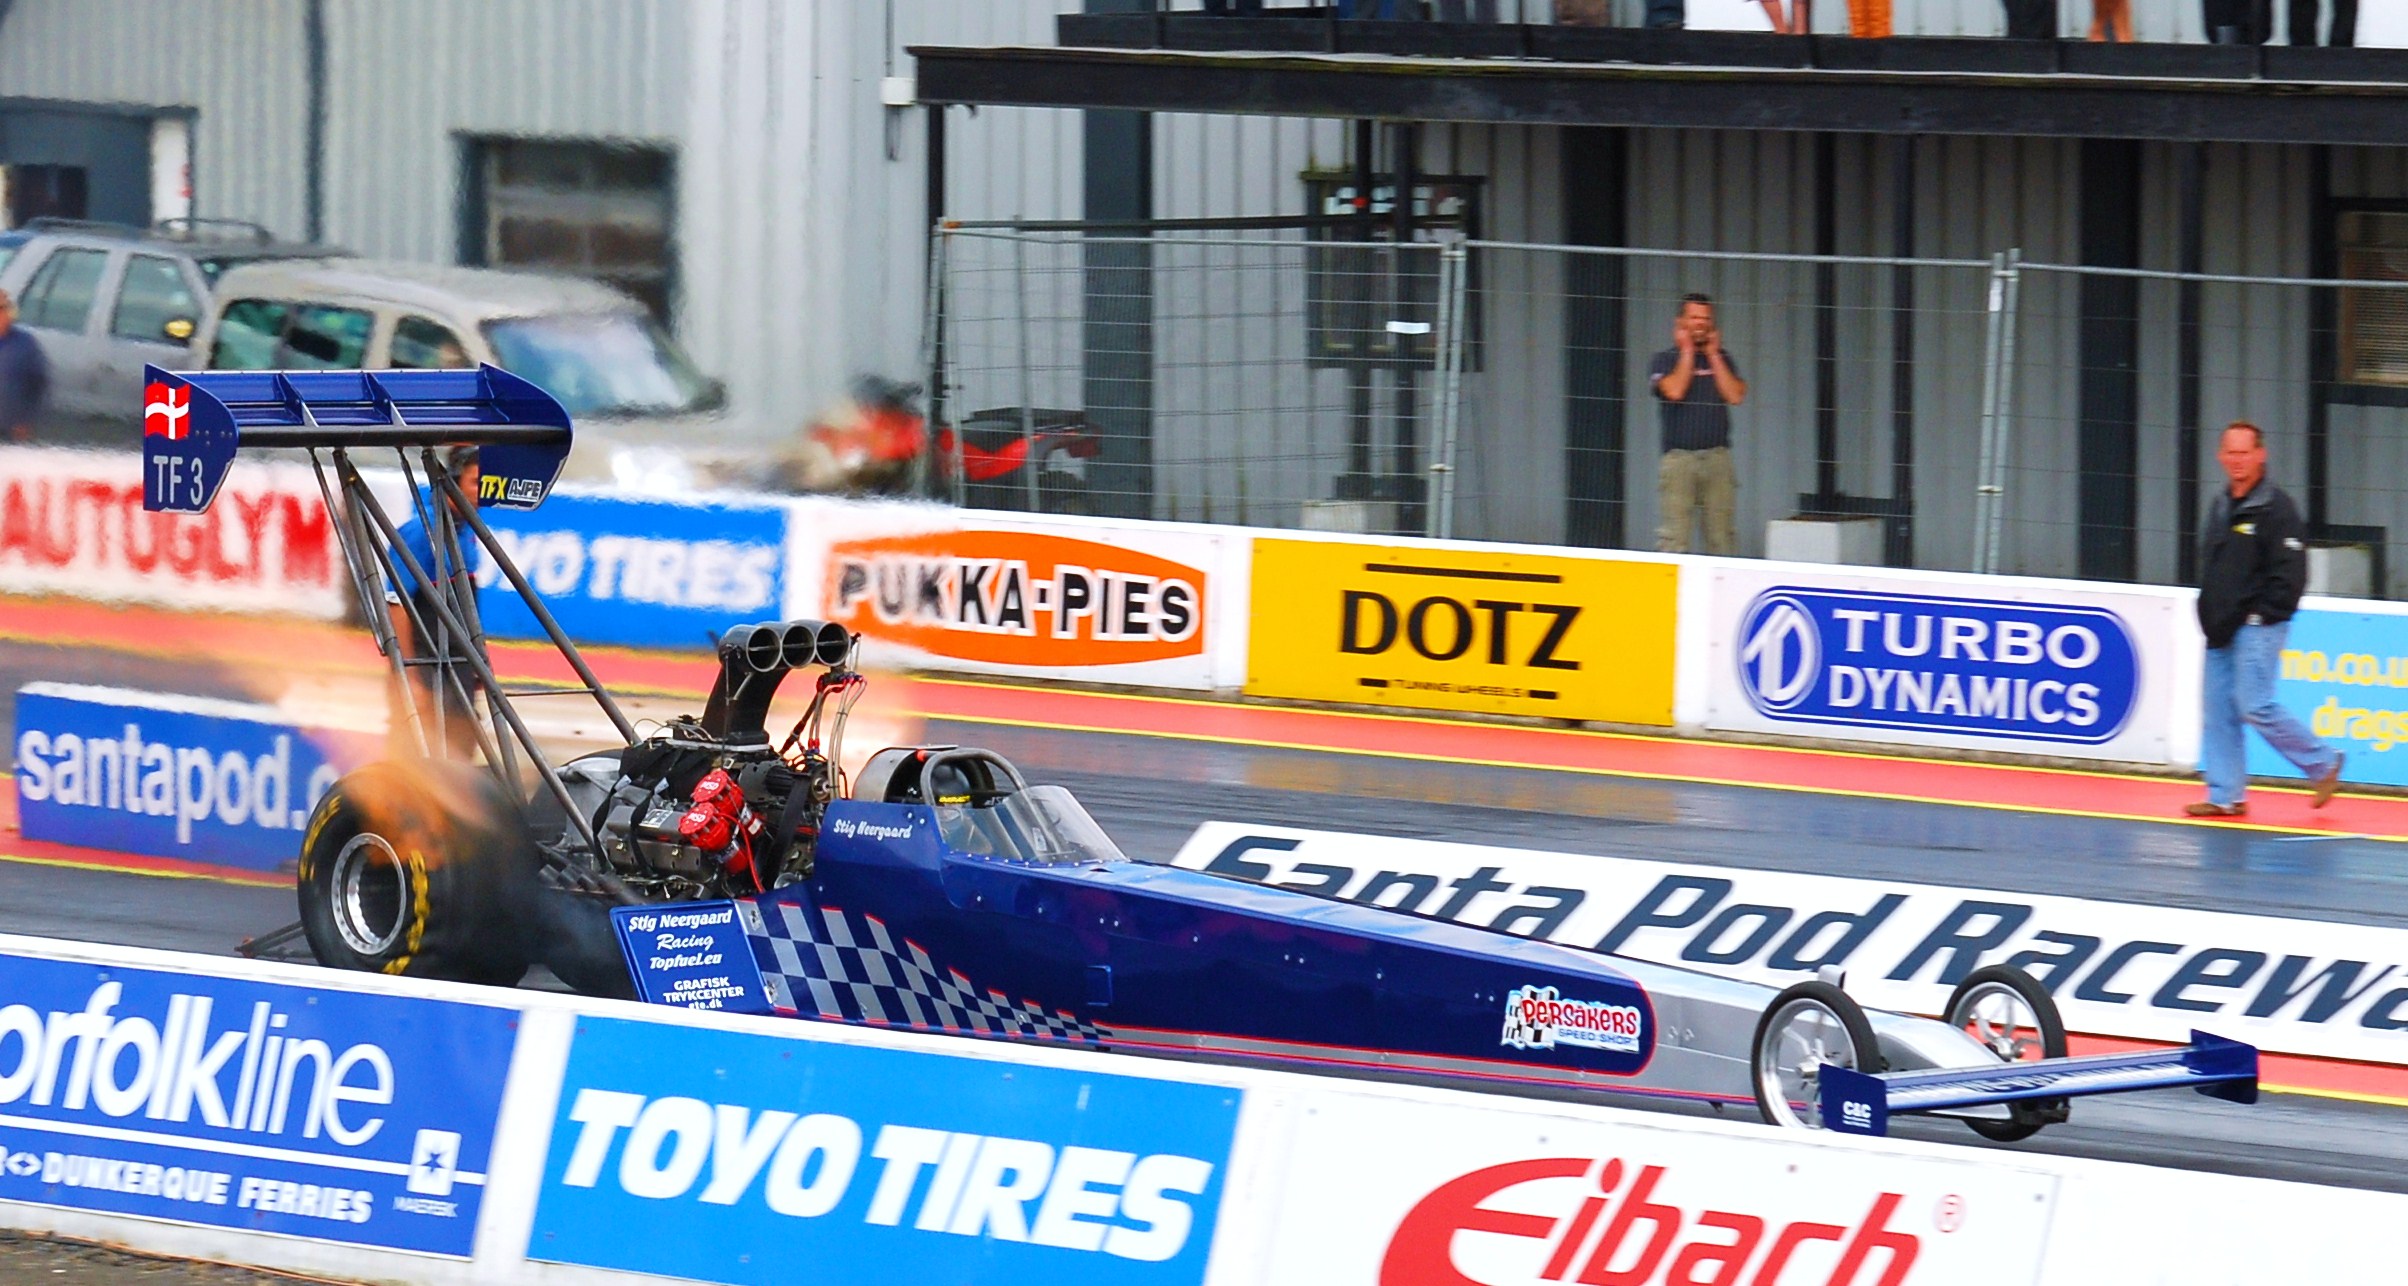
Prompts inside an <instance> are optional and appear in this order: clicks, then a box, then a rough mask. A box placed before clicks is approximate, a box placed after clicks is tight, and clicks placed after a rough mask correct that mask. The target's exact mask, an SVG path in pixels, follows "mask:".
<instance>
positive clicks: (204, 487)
mask: <svg viewBox="0 0 2408 1286" xmlns="http://www.w3.org/2000/svg"><path fill="white" fill-rule="evenodd" d="M238 436H239V435H238V434H237V433H236V431H235V428H234V416H233V415H232V414H231V413H230V412H228V411H227V410H226V405H225V403H223V402H220V401H218V400H217V399H216V398H213V397H211V396H209V395H208V394H207V393H203V394H201V395H200V396H199V397H194V396H193V389H192V385H191V384H190V383H188V382H187V381H185V380H182V379H179V378H177V377H176V376H175V375H172V374H170V373H168V372H166V371H163V370H160V369H159V368H158V367H156V366H150V367H145V368H144V369H143V372H142V507H143V508H145V509H150V510H154V511H157V510H164V511H167V512H169V513H194V514H196V513H200V512H201V511H202V510H205V509H207V508H208V507H209V502H210V501H211V500H212V499H215V498H216V496H217V488H218V484H220V483H222V482H224V481H225V480H226V470H227V469H228V468H229V467H230V466H232V465H233V463H234V447H235V443H236V439H237V437H238Z"/></svg>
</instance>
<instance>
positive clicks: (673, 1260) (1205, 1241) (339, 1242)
mask: <svg viewBox="0 0 2408 1286" xmlns="http://www.w3.org/2000/svg"><path fill="white" fill-rule="evenodd" d="M2200 1110H2233V1111H2244V1110H2247V1109H2238V1108H2233V1109H2222V1108H2220V1107H2219V1106H2218V1105H2207V1106H2206V1107H2203V1108H2201V1109H2200ZM0 1154H4V1155H0V1223H6V1224H8V1225H11V1226H16V1227H23V1228H30V1229H39V1230H44V1231H53V1232H58V1233H61V1234H64V1235H69V1236H80V1237H90V1238H97V1239H103V1240H108V1241H113V1242H118V1243H122V1244H126V1245H130V1246H134V1247H137V1248H140V1249H147V1250H154V1251H159V1252H163V1253H167V1254H185V1255H202V1256H208V1257H212V1258H220V1259H228V1260H234V1261H237V1262H243V1263H250V1264H256V1265H260V1266H263V1267H272V1268H284V1269H290V1270H296V1271H302V1272H312V1273H320V1274H325V1275H330V1276H339V1277H352V1278H373V1279H379V1280H393V1281H407V1282H425V1283H495V1282H538V1283H554V1282H557V1283H583V1282H596V1283H599V1282H606V1281H607V1282H624V1281H628V1280H631V1279H632V1280H665V1279H668V1278H670V1277H674V1278H678V1279H684V1280H702V1281H716V1282H726V1283H753V1282H769V1281H789V1280H793V1279H794V1278H795V1277H796V1275H797V1273H798V1272H805V1273H806V1274H807V1275H808V1276H809V1278H810V1279H811V1280H813V1281H824V1282H829V1283H838V1284H846V1286H850V1284H854V1283H860V1284H864V1286H866V1284H869V1283H881V1284H883V1283H891V1282H893V1281H896V1280H911V1281H918V1280H928V1281H948V1282H984V1281H994V1282H1009V1281H1028V1280H1048V1281H1062V1282H1077V1283H1084V1282H1100V1283H1123V1282H1126V1283H1156V1282H1164V1283H1168V1282H1180V1283H1191V1282H1192V1283H1205V1284H1207V1286H1222V1284H1224V1283H1225V1284H1228V1286H1236V1284H1237V1283H1251V1282H1274V1283H1280V1282H1295V1283H1299V1284H1301V1286H1355V1284H1361V1286H1374V1284H1376V1286H1419V1284H1422V1283H1429V1284H1431V1286H1463V1284H1464V1283H1478V1284H1481V1286H1508V1284H1518V1283H1537V1282H1560V1281H1569V1280H1588V1281H1608V1282H1629V1283H1655V1282H1701V1281H1713V1282H1738V1281H1750V1282H1766V1283H1781V1282H1788V1283H1830V1284H1832V1286H1840V1284H1845V1283H1862V1284H1864V1286H1872V1284H1874V1283H1880V1284H1882V1286H1904V1284H1905V1283H1912V1282H1929V1283H1950V1284H1952V1286H1962V1284H1972V1286H1982V1284H1986V1283H2035V1282H2037V1283H2056V1282H2090V1281H2116V1282H2166V1283H2175V1282H2179V1283H2183V1284H2184V1286H2197V1284H2198V1283H2210V1284H2213V1283H2223V1282H2232V1283H2241V1282H2264V1281H2313V1280H2352V1279H2356V1278H2358V1277H2360V1276H2361V1275H2362V1272H2363V1268H2364V1266H2365V1265H2368V1264H2375V1263H2381V1262H2385V1260H2384V1259H2383V1258H2382V1257H2383V1256H2385V1255H2388V1254H2390V1253H2392V1251H2393V1247H2392V1245H2391V1240H2392V1238H2393V1236H2394V1231H2393V1230H2395V1229H2396V1228H2397V1227H2398V1226H2399V1221H2400V1220H2401V1219H2402V1218H2403V1217H2404V1216H2408V1196H2400V1195H2394V1194H2385V1193H2371V1192H2359V1191H2352V1190H2342V1189H2332V1188H2322V1187H2314V1186H2309V1185H2301V1184H2290V1183H2278V1182H2271V1181H2265V1180H2255V1179H2242V1178H2232V1177H2226V1176H2220V1175H2207V1174H2192V1173H2187V1172H2173V1171H2155V1170H2144V1169H2142V1168H2140V1167H2135V1166H2130V1165H2123V1164H2117V1163H2112V1162H2100V1161H2088V1160H2080V1159H2070V1158H2064V1157H2055V1156H2048V1155H2044V1154H2039V1153H2029V1152H2021V1153H2001V1152H1998V1151H1994V1150H1978V1149H1975V1148H1973V1147H1971V1146H1950V1145H1946V1144H1936V1143H1923V1142H1916V1141H1909V1140H1896V1139H1885V1140H1865V1139H1855V1138H1843V1137H1837V1136H1824V1135H1803V1134H1796V1133H1786V1134H1785V1133H1776V1132H1773V1131H1771V1130H1768V1129H1766V1128H1764V1127H1762V1126H1759V1125H1754V1124H1743V1123H1740V1122H1736V1121H1725V1120H1712V1119H1704V1118H1694V1117H1684V1116H1672V1115H1666V1114H1658V1113H1644V1112H1626V1111H1619V1110H1614V1109H1609V1108H1603V1107H1593V1106H1587V1105H1570V1104H1562V1103H1552V1102H1532V1101H1524V1100H1514V1099H1505V1098H1494V1097H1489V1096H1484V1095H1475V1094H1467V1093H1460V1092H1455V1091H1448V1090H1436V1089H1422V1088H1416V1087H1408V1086H1386V1085H1372V1084H1362V1083H1355V1082H1348V1081H1341V1080H1335V1079H1324V1078H1319V1077H1310V1076H1300V1075H1295V1074H1289V1073H1277V1072H1259V1071H1253V1070H1248V1069H1222V1068H1206V1067H1199V1066H1194V1065H1188V1064H1179V1063H1171V1062H1163V1061H1154V1060H1141V1059H1137V1058H1124V1057H1120V1056H1115V1055H1108V1054H1095V1053H1087V1052H1082V1051H1071V1050H1051V1049H1034V1048H1026V1047H1007V1046H1003V1045H998V1044H986V1043H981V1042H974V1041H969V1040H962V1039H956V1038H948V1037H927V1036H916V1035H908V1034H903V1033H894V1032H882V1031H863V1030H856V1029H850V1028H841V1027H834V1026H822V1025H819V1024H811V1023H797V1022H793V1021H789V1020H778V1019H755V1018H736V1017H730V1016H726V1015H714V1014H704V1013H697V1012H691V1011H684V1010H672V1009H666V1008H653V1007H646V1006H638V1005H630V1004H622V1003H618V1002H611V1001H592V1000H585V999H580V998H576V997H569V996H561V995H555V994H549V993H537V992H526V991H500V990H492V989H479V988H471V987H464V986H457V985H450V984H432V983H419V982H414V981H410V980H404V979H388V978H382V977H374V976H368V975H359V974H336V973H331V972H328V971H324V970H318V969H314V968H309V967H301V966H286V965H274V964H264V963H256V962H249V961H239V960H224V959H217V958H213V957H201V956H191V955H179V954H172V953H167V952H155V951H144V950H139V949H127V948H114V947H98V946H92V945H87V944H81V943H65V942H54V941H47V940H43V939H34V938H22V937H0ZM2310 1229H2312V1230H2313V1233H2312V1235H2302V1233H2303V1230H2310Z"/></svg>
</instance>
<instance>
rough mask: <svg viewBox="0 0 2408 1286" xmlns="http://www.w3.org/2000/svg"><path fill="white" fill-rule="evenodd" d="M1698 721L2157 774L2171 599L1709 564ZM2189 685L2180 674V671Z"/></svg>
mask: <svg viewBox="0 0 2408 1286" xmlns="http://www.w3.org/2000/svg"><path fill="white" fill-rule="evenodd" d="M1687 571H1688V573H1689V574H1693V575H1694V574H1704V575H1709V576H1711V577H1712V578H1713V587H1714V588H1713V592H1712V596H1711V608H1710V611H1711V616H1710V618H1709V620H1708V622H1707V627H1708V630H1709V634H1708V637H1707V646H1706V648H1705V649H1704V650H1703V651H1702V652H1700V651H1689V652H1686V653H1685V654H1684V655H1683V657H1682V660H1683V662H1684V663H1685V664H1703V665H1705V666H1706V667H1707V676H1706V682H1705V686H1704V696H1705V700H1706V709H1705V712H1704V714H1705V717H1704V723H1705V726H1706V727H1708V728H1711V729H1714V730H1717V731H1731V732H1778V733H1787V734H1790V735H1793V736H1809V737H1816V738H1825V739H1831V740H1839V741H1873V742H1888V743H1897V744H1904V745H1919V746H1938V747H1946V748H1948V749H1952V750H1993V751H2002V750H2003V751H2014V752H2017V753H2022V754H2033V755H2049V756H2066V757H2072V758H2086V759H2105V760H2117V761H2124V762H2136V763H2152V764H2161V763H2162V764H2173V763H2180V762H2183V759H2182V758H2181V757H2179V756H2178V755H2177V751H2178V750H2180V749H2185V748H2187V749H2189V750H2191V751H2192V753H2193V754H2195V753H2196V734H2195V733H2193V734H2192V736H2191V738H2190V741H2189V745H2188V746H2187V747H2186V746H2184V744H2183V743H2184V738H2182V737H2181V736H2179V735H2177V732H2176V728H2175V724H2176V722H2177V720H2178V719H2179V718H2180V717H2181V716H2180V715H2178V713H2177V712H2178V711H2179V710H2185V709H2187V710H2188V712H2189V718H2190V719H2191V720H2192V722H2193V724H2194V726H2195V723H2196V719H2197V706H2198V701H2197V697H2196V691H2197V685H2196V683H2195V682H2191V683H2185V682H2184V681H2183V679H2184V677H2185V672H2186V671H2185V667H2184V665H2183V664H2182V663H2181V661H2180V660H2179V659H2178V658H2179V656H2180V654H2181V653H2182V651H2183V649H2184V645H2185V644H2186V643H2187V645H2188V647H2189V649H2190V651H2192V652H2193V653H2196V652H2197V650H2198V647H2199V640H2198V630H2197V628H2196V626H2195V625H2193V624H2192V622H2191V615H2190V601H2191V594H2190V592H2189V591H2186V590H2166V589H2150V588H2141V587H2131V588H2125V589H2116V590H2103V589H2100V588H2098V587H2097V586H2093V585H2083V584H2077V583H2074V582H2070V581H2044V580H2027V579H2019V578H2003V577H1974V576H1950V575H1945V574H1942V575H1931V574H1922V573H1907V572H1890V571H1879V570H1857V569H1851V570H1848V571H1845V572H1841V571H1834V570H1831V569H1828V568H1810V567H1806V566H1801V565H1796V564H1781V563H1764V564H1756V563H1742V562H1733V561H1717V562H1715V563H1713V564H1710V565H1698V564H1692V565H1691V566H1690V567H1689V568H1688V569H1687ZM2189 673H2193V674H2195V670H2191V671H2189Z"/></svg>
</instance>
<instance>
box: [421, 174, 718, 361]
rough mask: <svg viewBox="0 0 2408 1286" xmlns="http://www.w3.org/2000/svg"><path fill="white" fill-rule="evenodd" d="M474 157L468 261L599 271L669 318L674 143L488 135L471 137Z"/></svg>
mask: <svg viewBox="0 0 2408 1286" xmlns="http://www.w3.org/2000/svg"><path fill="white" fill-rule="evenodd" d="M468 163H469V166H470V181H471V190H472V192H474V193H475V199H474V200H472V201H471V202H470V206H471V209H470V211H469V219H470V224H471V226H470V227H469V228H467V229H466V230H465V231H466V232H467V234H468V235H466V236H464V237H463V238H462V249H463V251H465V252H466V253H465V254H464V255H463V257H464V258H465V259H466V260H467V261H468V262H470V263H473V264H480V265H483V266H486V267H492V268H525V269H532V270H535V271H539V272H567V273H576V274H578V275H580V276H586V277H593V278H596V279H598V280H600V281H603V282H606V283H608V284H610V285H612V286H616V287H618V288H619V289H621V290H624V291H626V292H627V293H628V294H630V295H633V296H635V297H636V298H637V299H640V300H642V301H644V305H645V306H646V307H648V308H650V309H651V310H652V315H653V316H654V317H655V318H658V319H659V320H660V321H661V322H662V323H663V324H664V325H665V324H667V322H668V320H669V300H670V293H671V289H672V286H673V283H674V282H675V280H676V262H675V256H674V254H673V253H672V248H671V244H670V240H669V211H670V203H671V201H672V191H671V177H672V173H673V170H674V165H673V161H672V157H671V155H670V153H669V152H668V151H667V150H665V149H662V148H654V147H638V146H634V145H630V144H625V143H600V142H560V141H556V140H540V141H539V140H535V139H507V138H483V139H473V140H470V143H469V150H468Z"/></svg>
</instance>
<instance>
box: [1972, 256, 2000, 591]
mask: <svg viewBox="0 0 2408 1286" xmlns="http://www.w3.org/2000/svg"><path fill="white" fill-rule="evenodd" d="M2006 300H2007V257H2006V256H2005V255H2002V254H1994V255H1992V256H1990V306H1989V312H1988V315H1987V317H1986V319H1985V324H1984V326H1983V328H1982V330H1983V334H1982V447H1981V463H1980V464H1979V465H1978V466H1976V467H1975V469H1974V473H1973V570H1975V571H1977V572H1992V571H1995V570H1997V566H1996V561H1997V560H1996V557H1995V555H1994V551H1992V550H1991V548H1990V506H1991V505H1993V504H1995V503H1997V501H1998V494H1997V488H1995V487H1993V486H1991V485H1990V465H1991V462H1992V460H1993V459H1995V458H1996V456H1997V454H1998V385H1999V379H2000V371H1999V369H1998V350H1999V344H2000V341H2001V340H2002V339H2003V338H2004V332H2005V329H2006V327H2005V324H2004V319H2005V311H2006Z"/></svg>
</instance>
